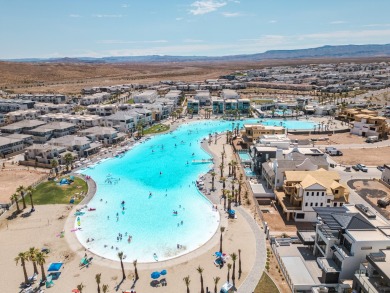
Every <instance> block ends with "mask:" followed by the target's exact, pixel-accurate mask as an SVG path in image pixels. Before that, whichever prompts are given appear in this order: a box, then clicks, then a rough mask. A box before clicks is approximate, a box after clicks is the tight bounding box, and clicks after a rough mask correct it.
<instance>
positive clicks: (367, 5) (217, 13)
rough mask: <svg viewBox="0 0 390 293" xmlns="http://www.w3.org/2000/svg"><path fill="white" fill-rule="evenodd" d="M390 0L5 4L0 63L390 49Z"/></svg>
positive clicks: (1, 2)
mask: <svg viewBox="0 0 390 293" xmlns="http://www.w3.org/2000/svg"><path fill="white" fill-rule="evenodd" d="M389 11H390V1H389V0H370V1H368V0H326V1H319V0H318V1H317V0H295V1H293V0H267V1H264V0H198V1H194V0H123V1H119V0H0V15H1V16H0V40H1V42H0V43H1V45H0V58H26V57H64V56H68V57H77V56H90V57H102V56H125V55H130V56H133V55H151V54H158V55H209V56H218V55H230V54H250V53H259V52H264V51H266V50H272V49H297V48H310V47H318V46H322V45H342V44H386V43H390V18H389V16H388V15H389Z"/></svg>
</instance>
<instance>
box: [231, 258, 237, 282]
mask: <svg viewBox="0 0 390 293" xmlns="http://www.w3.org/2000/svg"><path fill="white" fill-rule="evenodd" d="M230 257H231V258H232V261H233V272H232V282H233V285H235V280H236V260H237V254H235V253H234V252H233V253H232V254H231V255H230Z"/></svg>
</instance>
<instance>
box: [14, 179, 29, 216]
mask: <svg viewBox="0 0 390 293" xmlns="http://www.w3.org/2000/svg"><path fill="white" fill-rule="evenodd" d="M33 192H34V188H33V187H32V186H31V185H30V186H29V187H27V188H25V187H24V186H23V185H20V186H19V187H18V188H17V189H16V193H14V194H12V195H11V197H10V200H11V204H13V203H14V202H15V204H16V210H17V212H18V213H20V212H21V210H24V209H26V208H27V205H26V198H25V196H26V195H29V196H30V203H31V210H34V202H33ZM19 197H21V198H22V204H23V207H22V209H21V208H20V207H19Z"/></svg>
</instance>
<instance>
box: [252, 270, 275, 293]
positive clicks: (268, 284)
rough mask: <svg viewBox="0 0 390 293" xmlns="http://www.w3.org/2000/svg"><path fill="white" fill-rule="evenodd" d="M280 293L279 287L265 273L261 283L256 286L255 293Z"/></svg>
mask: <svg viewBox="0 0 390 293" xmlns="http://www.w3.org/2000/svg"><path fill="white" fill-rule="evenodd" d="M263 292H267V293H279V290H278V287H276V285H275V283H274V282H273V281H272V280H271V278H270V277H268V275H267V274H266V273H263V275H262V276H261V279H260V281H259V283H258V284H257V286H256V289H255V293H263Z"/></svg>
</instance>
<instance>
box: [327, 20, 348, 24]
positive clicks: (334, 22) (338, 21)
mask: <svg viewBox="0 0 390 293" xmlns="http://www.w3.org/2000/svg"><path fill="white" fill-rule="evenodd" d="M343 23H347V22H346V21H344V20H334V21H331V22H330V24H343Z"/></svg>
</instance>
